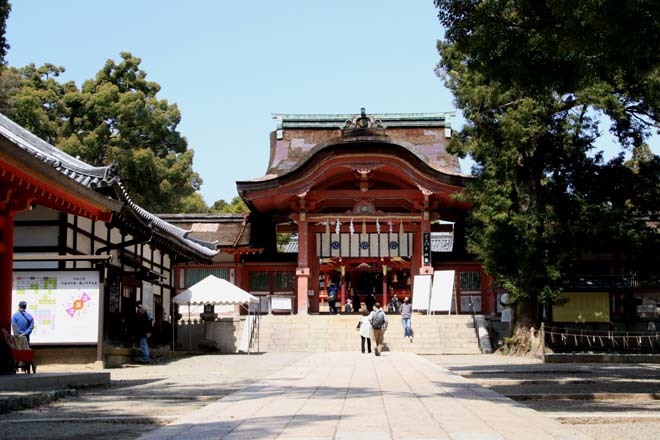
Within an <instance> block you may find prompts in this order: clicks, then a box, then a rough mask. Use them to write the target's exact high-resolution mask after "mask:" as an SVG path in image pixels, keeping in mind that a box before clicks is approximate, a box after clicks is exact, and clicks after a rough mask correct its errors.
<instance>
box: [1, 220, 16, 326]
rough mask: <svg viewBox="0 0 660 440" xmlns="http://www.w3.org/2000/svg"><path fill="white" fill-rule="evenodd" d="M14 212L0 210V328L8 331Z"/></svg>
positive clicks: (10, 312)
mask: <svg viewBox="0 0 660 440" xmlns="http://www.w3.org/2000/svg"><path fill="white" fill-rule="evenodd" d="M15 214H16V213H15V212H14V211H11V210H6V211H0V329H5V330H7V331H8V332H10V333H11V314H12V309H11V292H12V279H13V271H14V267H13V265H14V216H15Z"/></svg>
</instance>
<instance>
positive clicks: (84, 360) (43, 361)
mask: <svg viewBox="0 0 660 440" xmlns="http://www.w3.org/2000/svg"><path fill="white" fill-rule="evenodd" d="M32 349H33V350H34V362H35V363H36V364H37V367H38V366H39V365H48V364H93V363H94V362H96V346H93V347H57V348H55V347H39V346H35V345H33V346H32Z"/></svg>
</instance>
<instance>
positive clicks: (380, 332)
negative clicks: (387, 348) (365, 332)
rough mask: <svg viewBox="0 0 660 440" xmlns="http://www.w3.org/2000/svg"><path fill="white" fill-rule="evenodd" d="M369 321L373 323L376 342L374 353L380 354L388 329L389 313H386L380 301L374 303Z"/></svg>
mask: <svg viewBox="0 0 660 440" xmlns="http://www.w3.org/2000/svg"><path fill="white" fill-rule="evenodd" d="M369 322H370V323H371V328H372V334H373V339H374V344H375V347H374V355H376V356H380V354H381V352H382V351H383V340H384V336H385V330H387V315H385V311H384V310H383V308H382V307H381V305H380V303H378V302H377V303H375V304H374V310H373V311H372V312H371V313H370V314H369Z"/></svg>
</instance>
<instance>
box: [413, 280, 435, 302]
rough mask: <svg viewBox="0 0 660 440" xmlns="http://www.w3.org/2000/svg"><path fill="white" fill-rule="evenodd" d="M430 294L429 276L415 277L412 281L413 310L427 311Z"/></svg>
mask: <svg viewBox="0 0 660 440" xmlns="http://www.w3.org/2000/svg"><path fill="white" fill-rule="evenodd" d="M430 294H431V275H415V279H414V281H413V296H412V299H413V303H412V308H413V310H428V309H429V296H430Z"/></svg>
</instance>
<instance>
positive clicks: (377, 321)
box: [371, 310, 385, 330]
mask: <svg viewBox="0 0 660 440" xmlns="http://www.w3.org/2000/svg"><path fill="white" fill-rule="evenodd" d="M383 324H385V313H383V311H382V310H379V311H377V312H376V314H375V315H374V317H373V318H372V319H371V327H372V328H375V329H376V330H380V329H381V328H383Z"/></svg>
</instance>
